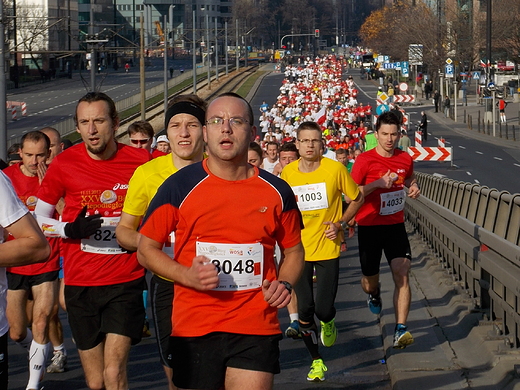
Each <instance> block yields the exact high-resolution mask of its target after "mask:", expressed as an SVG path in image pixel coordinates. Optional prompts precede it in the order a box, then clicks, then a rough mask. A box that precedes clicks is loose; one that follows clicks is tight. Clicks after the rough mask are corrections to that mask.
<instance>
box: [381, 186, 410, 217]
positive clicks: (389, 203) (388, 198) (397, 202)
mask: <svg viewBox="0 0 520 390" xmlns="http://www.w3.org/2000/svg"><path fill="white" fill-rule="evenodd" d="M404 201H405V193H404V190H399V191H393V192H385V193H382V194H381V207H380V209H379V214H380V215H390V214H395V213H398V212H399V211H402V210H403V209H404Z"/></svg>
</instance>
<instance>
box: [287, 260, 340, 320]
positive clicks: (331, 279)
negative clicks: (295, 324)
mask: <svg viewBox="0 0 520 390" xmlns="http://www.w3.org/2000/svg"><path fill="white" fill-rule="evenodd" d="M314 269H316V283H315V284H316V300H314V293H313V288H314V283H313V281H312V276H313V273H314ZM338 277H339V257H338V258H336V259H332V260H321V261H306V262H305V266H304V268H303V274H302V276H301V278H300V280H299V281H298V283H296V286H295V287H294V290H295V291H296V296H297V297H298V315H299V317H300V321H302V322H308V323H313V322H314V315H315V314H316V317H318V319H319V320H320V321H323V322H329V321H331V320H332V319H334V317H335V316H336V308H335V307H334V301H335V300H336V293H337V291H338Z"/></svg>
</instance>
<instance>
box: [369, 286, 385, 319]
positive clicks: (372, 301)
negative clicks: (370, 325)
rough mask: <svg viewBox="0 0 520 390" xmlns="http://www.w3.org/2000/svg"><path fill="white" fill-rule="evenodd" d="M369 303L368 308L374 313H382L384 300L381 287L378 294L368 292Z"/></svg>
mask: <svg viewBox="0 0 520 390" xmlns="http://www.w3.org/2000/svg"><path fill="white" fill-rule="evenodd" d="M367 304H368V308H369V309H370V311H371V312H372V313H373V314H380V313H381V309H382V308H383V302H382V301H381V289H379V293H378V295H377V296H374V295H372V294H368V299H367Z"/></svg>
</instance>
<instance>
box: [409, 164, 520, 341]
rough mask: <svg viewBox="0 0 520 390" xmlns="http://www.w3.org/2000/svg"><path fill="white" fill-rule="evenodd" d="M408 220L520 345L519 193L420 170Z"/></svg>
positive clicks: (498, 325)
mask: <svg viewBox="0 0 520 390" xmlns="http://www.w3.org/2000/svg"><path fill="white" fill-rule="evenodd" d="M416 176H417V180H418V182H419V184H420V186H421V193H422V196H421V197H419V198H418V199H416V200H412V199H409V200H407V205H406V208H405V214H406V219H407V222H408V223H411V224H412V225H413V226H414V227H415V229H416V231H417V232H418V233H419V234H421V235H422V236H423V238H424V240H425V241H426V242H427V243H428V244H429V245H430V246H431V248H432V249H433V251H434V252H435V253H436V255H437V256H438V257H439V259H440V261H441V263H442V265H443V266H444V267H445V268H446V269H447V270H448V272H449V273H450V274H452V276H453V278H454V280H455V281H457V282H459V283H460V284H461V285H462V287H463V288H465V289H466V290H467V291H468V293H469V294H470V296H472V297H473V298H474V299H475V306H476V308H479V309H481V310H483V311H484V312H485V313H486V314H487V316H488V318H489V319H491V320H493V321H495V324H496V328H497V329H499V330H500V332H501V333H502V335H503V336H504V339H505V341H506V345H508V346H509V347H511V348H520V246H519V244H520V194H510V193H509V192H507V191H497V190H496V189H490V188H488V187H483V186H479V185H476V184H470V183H464V182H459V181H455V180H450V179H445V178H438V177H434V176H431V175H427V174H423V173H420V172H416Z"/></svg>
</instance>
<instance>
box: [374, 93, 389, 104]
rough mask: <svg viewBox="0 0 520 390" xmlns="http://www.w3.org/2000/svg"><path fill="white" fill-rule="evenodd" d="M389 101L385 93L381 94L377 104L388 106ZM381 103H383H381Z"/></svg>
mask: <svg viewBox="0 0 520 390" xmlns="http://www.w3.org/2000/svg"><path fill="white" fill-rule="evenodd" d="M387 100H388V95H387V94H386V93H384V92H383V93H381V94H380V95H379V96H378V97H377V102H378V104H386V102H387ZM379 101H380V102H381V103H379Z"/></svg>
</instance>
